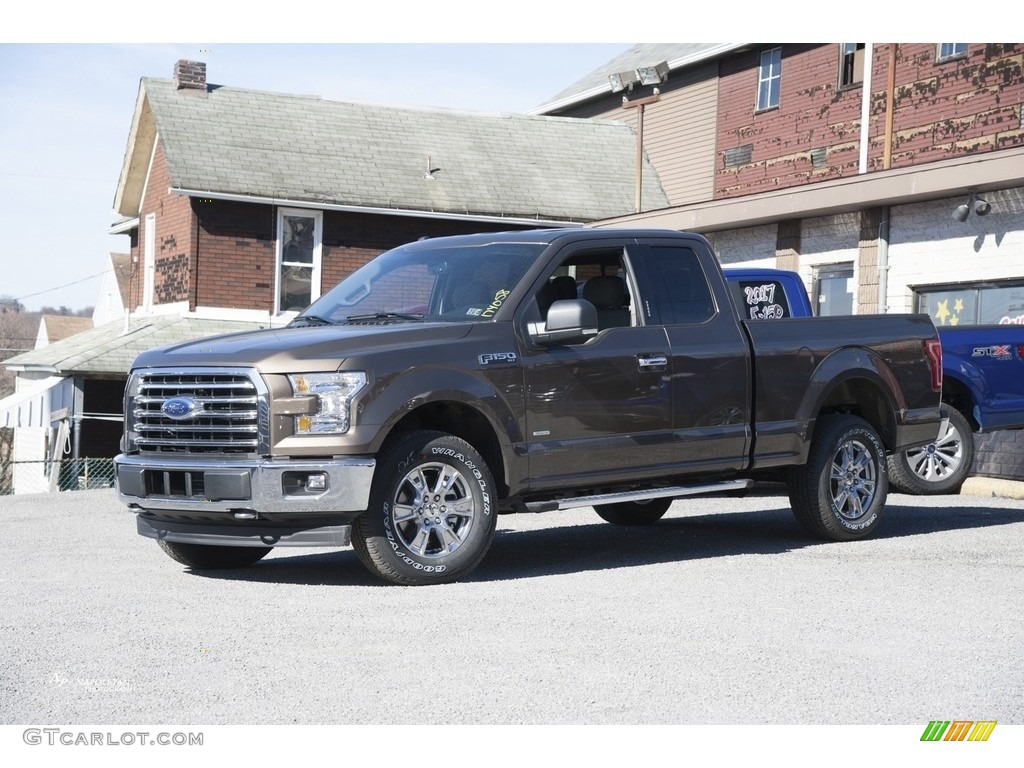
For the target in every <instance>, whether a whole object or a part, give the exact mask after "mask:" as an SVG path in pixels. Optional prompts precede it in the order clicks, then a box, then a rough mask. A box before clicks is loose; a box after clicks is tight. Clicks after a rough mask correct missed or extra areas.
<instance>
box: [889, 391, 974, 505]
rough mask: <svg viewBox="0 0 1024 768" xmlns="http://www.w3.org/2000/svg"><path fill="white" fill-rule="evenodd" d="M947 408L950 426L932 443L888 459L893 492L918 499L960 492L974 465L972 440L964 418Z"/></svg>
mask: <svg viewBox="0 0 1024 768" xmlns="http://www.w3.org/2000/svg"><path fill="white" fill-rule="evenodd" d="M948 408H949V424H948V426H947V427H946V430H945V431H944V432H943V433H942V434H941V435H939V436H938V438H937V439H936V440H935V442H933V443H929V444H928V445H924V446H920V447H918V448H912V449H911V450H909V451H900V452H899V453H896V454H893V455H892V456H890V457H889V476H890V477H891V478H892V487H893V490H896V491H899V492H900V493H911V494H916V495H919V496H931V495H935V494H940V493H958V492H959V491H960V486H962V485H963V484H964V480H966V479H967V476H968V475H969V474H970V472H971V463H972V462H973V461H974V439H973V437H972V435H971V425H970V424H969V423H968V421H967V419H966V417H965V416H964V415H963V414H962V413H960V411H958V410H956V409H955V408H953V406H948Z"/></svg>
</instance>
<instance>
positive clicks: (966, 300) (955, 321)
mask: <svg viewBox="0 0 1024 768" xmlns="http://www.w3.org/2000/svg"><path fill="white" fill-rule="evenodd" d="M915 300H916V309H917V311H918V312H922V313H924V314H927V315H929V316H930V317H931V318H932V321H933V322H934V323H935V324H936V325H939V326H943V325H946V326H949V325H953V326H955V325H1024V283H1021V282H1019V281H1017V282H1002V283H984V284H980V283H975V284H973V285H956V286H945V287H934V288H919V289H916V290H915Z"/></svg>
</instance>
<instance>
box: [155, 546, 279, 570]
mask: <svg viewBox="0 0 1024 768" xmlns="http://www.w3.org/2000/svg"><path fill="white" fill-rule="evenodd" d="M157 544H159V545H160V549H162V550H163V551H164V552H166V553H167V555H168V556H169V557H170V558H171V559H172V560H175V561H177V562H179V563H181V564H182V565H187V566H188V567H189V568H195V569H197V570H220V569H225V568H245V567H246V566H248V565H252V564H253V563H256V562H259V561H260V560H262V559H263V558H264V557H266V556H267V555H268V554H269V553H270V550H272V549H273V547H222V546H219V545H217V546H208V545H206V544H182V543H180V542H177V541H162V540H161V541H158V542H157Z"/></svg>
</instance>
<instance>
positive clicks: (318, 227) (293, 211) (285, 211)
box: [274, 208, 324, 316]
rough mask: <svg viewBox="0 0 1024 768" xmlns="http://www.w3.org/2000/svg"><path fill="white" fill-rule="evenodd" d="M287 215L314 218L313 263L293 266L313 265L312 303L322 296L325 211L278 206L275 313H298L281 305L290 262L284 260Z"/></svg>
mask: <svg viewBox="0 0 1024 768" xmlns="http://www.w3.org/2000/svg"><path fill="white" fill-rule="evenodd" d="M286 216H295V217H301V218H305V219H313V263H312V265H310V264H305V263H299V262H294V263H292V264H291V265H292V266H304V267H308V266H312V271H311V275H310V285H309V301H310V303H312V302H314V301H316V300H317V299H318V298H320V282H321V278H320V274H321V260H322V256H323V239H324V214H323V211H317V210H313V209H311V208H278V209H277V245H276V258H275V269H274V314H276V315H292V316H294V315H297V314H298V312H296V311H294V310H287V309H284V308H282V307H281V273H282V271H283V269H284V268H285V267H286V266H289V265H290V263H289V262H287V261H284V248H285V231H284V219H285V217H286Z"/></svg>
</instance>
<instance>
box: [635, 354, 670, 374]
mask: <svg viewBox="0 0 1024 768" xmlns="http://www.w3.org/2000/svg"><path fill="white" fill-rule="evenodd" d="M636 363H637V365H638V366H639V367H640V370H641V371H649V370H651V369H652V368H664V367H665V366H666V365H668V358H667V357H665V355H638V356H637V358H636Z"/></svg>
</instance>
